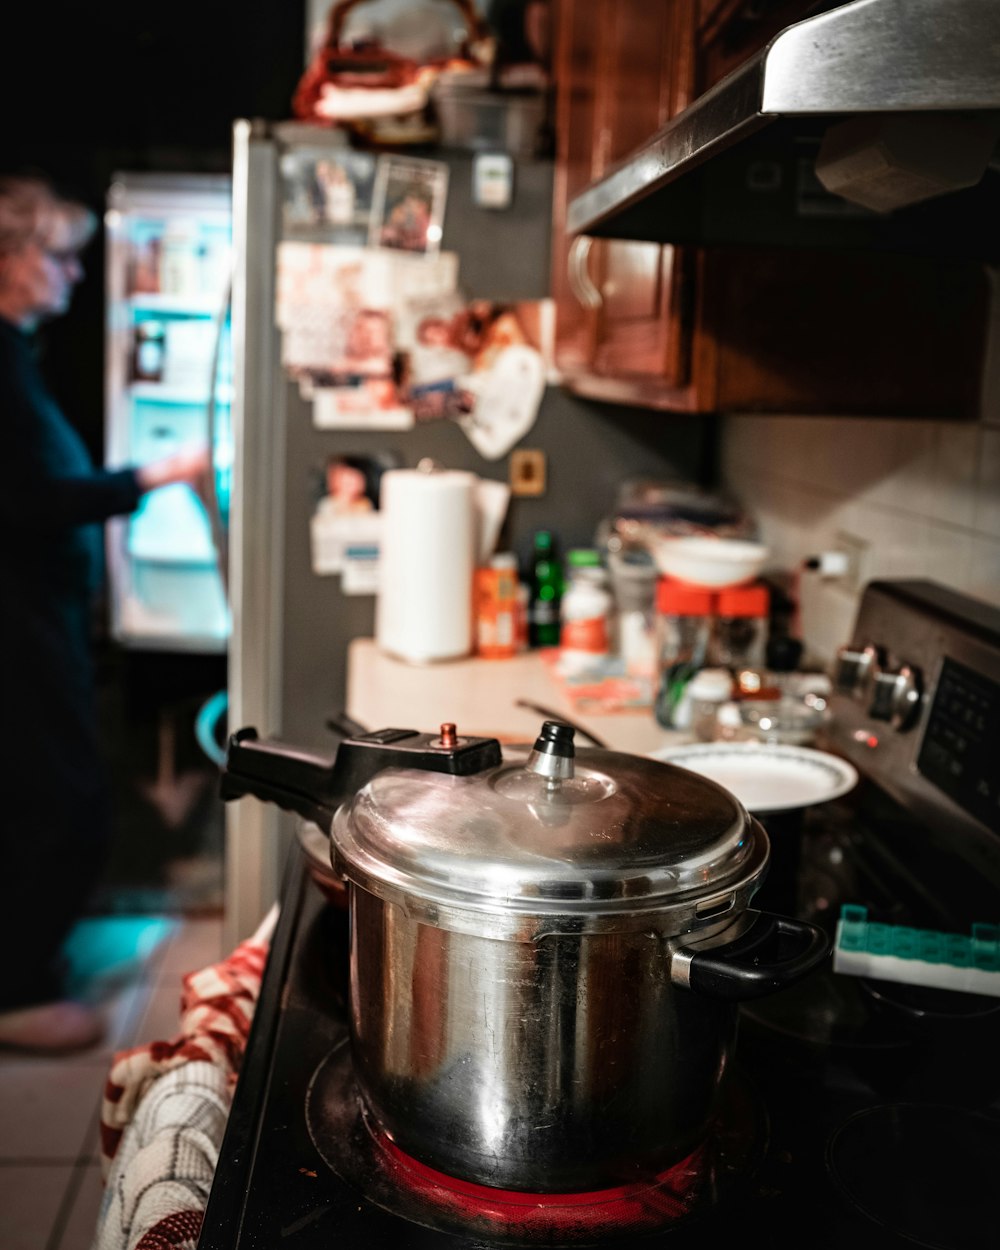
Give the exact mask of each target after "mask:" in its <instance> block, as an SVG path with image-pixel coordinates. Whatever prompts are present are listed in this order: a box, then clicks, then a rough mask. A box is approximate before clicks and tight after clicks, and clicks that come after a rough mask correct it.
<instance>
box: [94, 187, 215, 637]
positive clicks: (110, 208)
mask: <svg viewBox="0 0 1000 1250" xmlns="http://www.w3.org/2000/svg"><path fill="white" fill-rule="evenodd" d="M105 226H106V239H107V251H106V266H107V268H106V302H105V306H106V316H107V327H106V335H105V344H106V358H105V459H106V463H107V464H108V465H110V466H112V467H113V466H116V465H123V464H144V463H147V462H150V461H153V460H157V459H160V458H161V457H163V456H166V455H169V454H171V453H172V452H175V451H178V450H180V449H182V448H184V447H185V446H190V445H193V444H197V443H202V444H208V445H210V447H211V449H212V461H213V472H212V474H211V478H210V480H209V481H208V482H207V483H206V484H205V488H204V489H203V490H201V491H195V490H194V489H192V488H191V487H189V486H187V485H184V484H176V485H172V486H168V487H163V488H161V489H159V490H156V491H152V492H150V493H149V494H147V495H145V496H144V497H143V499H142V500H141V502H140V505H139V508H138V510H137V511H136V512H135V513H134V514H133V515H131V516H130V517H127V518H119V519H116V520H115V521H114V522H113V523H112V524H111V525H109V526H108V529H107V566H108V587H109V596H110V605H109V606H110V611H109V624H110V632H111V636H112V637H113V638H114V639H115V640H116V641H118V642H119V643H120V644H121V645H123V646H125V647H129V648H136V649H143V650H156V651H170V652H188V653H201V654H212V653H224V652H225V651H226V648H227V646H228V640H229V635H230V629H231V617H230V612H229V605H228V602H227V595H226V576H225V572H226V570H225V561H226V535H227V529H228V516H229V495H230V485H231V479H232V461H233V443H232V424H231V411H232V393H233V376H232V336H231V327H230V311H229V303H230V297H229V293H230V281H231V272H232V208H231V179H230V178H229V177H227V176H224V175H210V174H193V173H192V174H167V173H141V174H140V173H119V174H116V175H115V176H114V177H113V179H112V182H111V185H110V187H109V190H108V195H107V205H106V212H105Z"/></svg>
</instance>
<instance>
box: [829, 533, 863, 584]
mask: <svg viewBox="0 0 1000 1250" xmlns="http://www.w3.org/2000/svg"><path fill="white" fill-rule="evenodd" d="M869 547H870V543H868V542H867V541H866V539H864V538H859V537H858V536H857V534H848V533H847V531H846V530H840V531H839V532H838V533H837V537H836V539H835V540H834V550H835V551H842V552H843V553H844V555H845V556H846V557H847V570H846V572H845V573H844V575H843V577H842V578H841V579H840V584H841V585H842V586H843V587H844V589H845V590H851V591H859V590H860V589H861V587H862V586H863V585H864V584H865V582H866V581H867V580H868V549H869Z"/></svg>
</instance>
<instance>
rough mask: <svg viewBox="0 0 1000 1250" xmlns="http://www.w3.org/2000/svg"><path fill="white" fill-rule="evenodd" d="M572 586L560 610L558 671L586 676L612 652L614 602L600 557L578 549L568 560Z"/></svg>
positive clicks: (588, 550)
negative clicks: (589, 670)
mask: <svg viewBox="0 0 1000 1250" xmlns="http://www.w3.org/2000/svg"><path fill="white" fill-rule="evenodd" d="M566 563H567V566H568V569H569V585H568V587H567V589H566V593H565V594H564V595H563V598H562V604H561V608H560V618H561V627H560V632H559V670H560V672H562V673H564V674H567V675H569V674H571V673H580V672H585V671H586V670H587V669H589V668H593V667H595V666H596V665H597V664H598V663H599V662H600V661H601V660H602V659H606V658H607V656H608V655H609V654H610V652H611V613H612V611H613V609H614V599H613V598H612V596H611V591H610V590H609V589H608V575H607V573H606V572H605V570H604V569H603V568H602V567H601V557H600V553H599V552H597V551H593V550H591V549H590V548H577V549H575V550H573V551H570V552H569V553H568V555H567V556H566Z"/></svg>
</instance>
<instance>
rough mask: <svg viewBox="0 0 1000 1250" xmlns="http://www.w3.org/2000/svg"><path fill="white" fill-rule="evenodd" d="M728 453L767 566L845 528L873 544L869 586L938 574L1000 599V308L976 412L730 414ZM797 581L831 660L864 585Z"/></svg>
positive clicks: (725, 462)
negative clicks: (767, 552) (946, 415)
mask: <svg viewBox="0 0 1000 1250" xmlns="http://www.w3.org/2000/svg"><path fill="white" fill-rule="evenodd" d="M994 307H995V308H996V307H997V300H996V299H995V300H994ZM720 463H721V472H722V476H723V478H724V480H725V481H726V483H727V484H728V485H729V486H730V488H731V489H732V490H733V491H734V492H735V493H736V495H737V496H738V497H739V498H740V499H741V500H742V501H743V502H744V504H746V505H747V506H748V507H749V508H750V509H751V510H752V511H753V512H754V513H755V515H756V516H757V517H758V519H759V521H760V525H761V530H762V537H763V539H764V541H765V542H766V543H767V544H768V545H769V546H770V548H771V560H770V565H769V567H770V568H772V569H774V570H781V571H785V572H791V571H794V570H795V569H796V568H797V567H798V566H800V565H801V563H802V561H803V560H804V559H806V558H807V557H808V556H810V555H812V554H814V553H816V552H819V551H822V550H824V549H828V548H831V547H835V546H836V545H837V536H838V534H840V533H842V532H846V533H848V534H851V535H855V536H857V537H858V538H860V539H863V540H865V542H866V543H867V544H868V547H867V549H866V550H865V551H864V553H863V555H862V559H861V565H860V569H861V582H862V584H863V583H864V582H865V581H868V580H871V579H872V578H875V577H922V578H929V579H931V580H933V581H937V582H941V583H943V584H945V585H947V586H950V587H952V588H954V589H956V590H960V591H963V592H965V593H967V594H969V595H972V596H974V597H976V598H978V599H983V600H985V601H987V602H989V603H994V604H998V605H1000V316H998V315H994V318H993V325H992V332H991V343H990V350H989V353H988V357H987V362H986V367H985V370H984V382H983V402H982V410H981V416H980V419H979V421H976V422H967V423H966V422H963V423H957V422H956V423H950V422H945V421H938V422H935V421H908V420H898V419H884V420H879V419H874V418H871V419H867V418H843V417H829V418H816V417H797V416H788V417H766V416H751V415H742V414H741V415H732V416H728V417H726V418H725V419H724V422H723V430H722V436H721V452H720ZM800 586H801V601H800V602H801V617H802V634H803V637H804V639H805V640H806V643H807V646H808V648H809V649H810V651H811V652H812V653H813V654H814V658H816V659H817V660H819V661H821V662H825V661H827V660H829V659H830V658H831V657H832V655H833V653H834V652H835V650H836V648H837V646H839V645H840V644H842V643H844V642H847V641H848V640H849V638H850V634H851V627H852V624H853V621H854V614H855V611H856V607H857V601H858V593H857V592H856V590H854V589H852V588H851V587H849V586H847V585H845V584H844V583H843V582H840V581H836V580H832V579H821V578H820V577H819V576H818V575H817V574H815V573H809V572H804V573H802V575H801V582H800Z"/></svg>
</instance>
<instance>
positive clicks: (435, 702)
mask: <svg viewBox="0 0 1000 1250" xmlns="http://www.w3.org/2000/svg"><path fill="white" fill-rule="evenodd" d="M518 699H528V700H531V701H533V702H535V703H537V704H538V705H541V706H545V707H548V708H551V710H552V712H553V713H555V714H556V715H557V716H566V717H569V718H570V719H571V720H572V721H574V722H575V723H576V724H579V725H580V726H582V728H584V729H585V730H587V731H588V732H591V733H593V734H595V735H596V736H597V737H598V738H599V739H600V740H601V741H604V742H607V743H609V744H610V745H612V746H613V747H614V748H615V749H616V750H619V751H630V752H632V753H634V754H636V755H648V754H651V753H652V752H654V751H657V750H661V749H663V748H665V747H669V746H675V745H677V744H679V743H682V742H688V741H690V735H689V734H687V733H684V732H681V731H678V730H671V729H664V728H663V727H662V726H660V725H658V724H657V723H656V721H655V720H654V719H653V716H652V714H647V715H645V716H642V715H631V714H629V715H620V714H606V715H600V714H594V713H592V712H587V713H584V714H581V713H580V712H578V711H577V709H576V708H574V706H573V704H572V703H571V701H570V699H569V698H568V696H567V694H566V693H565V690H564V688H563V687H561V686H560V685H559V684H558V683H557V682H556V680H555V678H554V677H553V675H552V671H551V668H550V666H549V665H548V664H546V662H545V660H544V659H543V658H542V655H541V653H540V652H538V651H526V652H523V653H522V654H520V655H515V656H512V657H511V658H510V659H507V660H483V659H477V658H475V657H472V658H468V659H462V660H453V661H451V662H450V663H448V664H444V665H440V664H439V665H434V666H430V665H427V666H418V665H413V664H407V663H406V662H404V661H402V660H397V659H394V658H393V657H392V656H390V655H386V654H385V653H384V652H383V651H381V650H380V649H379V647H378V646H377V644H376V643H375V641H374V640H373V639H370V638H356V639H354V641H353V642H352V643H351V644H350V646H349V648H348V654H347V709H348V712H349V713H350V715H351V716H352V717H354V718H355V719H356V720H358V721H360V722H361V724H363V725H369V726H372V727H382V726H386V725H400V726H402V725H403V724H404V722H405V726H406V727H408V728H414V729H426V728H428V727H433V726H434V725H436V724H439V723H441V722H442V721H453V722H454V723H455V724H456V725H458V726H459V728H460V730H461V731H462V732H463V733H469V734H475V735H481V736H492V737H496V738H500V739H501V740H502V741H508V742H515V741H521V742H526V741H527V742H530V741H533V739H534V737H535V734H536V733H537V732H538V713H537V712H535V711H530V710H528V709H526V708H523V707H519V706H518V704H517V700H518Z"/></svg>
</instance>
